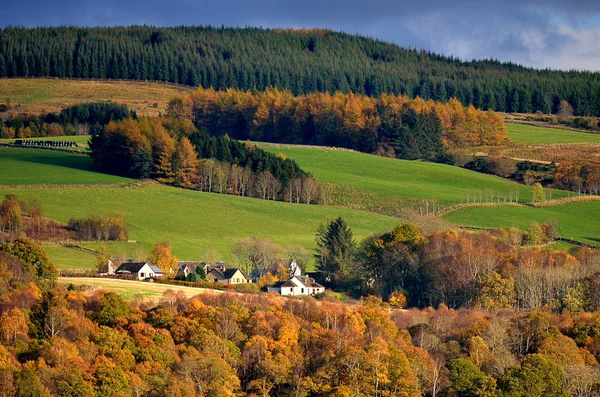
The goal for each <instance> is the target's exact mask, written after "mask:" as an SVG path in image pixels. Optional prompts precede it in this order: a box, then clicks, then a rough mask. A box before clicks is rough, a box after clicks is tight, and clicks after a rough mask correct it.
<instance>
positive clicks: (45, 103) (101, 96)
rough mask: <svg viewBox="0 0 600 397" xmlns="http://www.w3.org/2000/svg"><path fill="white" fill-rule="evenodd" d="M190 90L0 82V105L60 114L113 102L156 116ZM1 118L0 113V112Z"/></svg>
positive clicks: (44, 81) (74, 82) (70, 82)
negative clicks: (85, 105)
mask: <svg viewBox="0 0 600 397" xmlns="http://www.w3.org/2000/svg"><path fill="white" fill-rule="evenodd" d="M188 92H191V88H190V87H184V86H179V87H177V86H175V85H170V84H160V83H147V82H142V81H139V82H135V83H132V82H124V81H77V80H65V79H47V78H46V79H39V78H38V79H2V80H1V81H0V98H1V99H0V102H1V103H4V102H5V101H7V100H8V99H10V101H11V103H12V105H13V106H14V109H15V110H16V111H18V112H20V113H27V114H40V113H43V112H55V113H58V112H60V110H61V109H63V108H66V107H68V106H72V105H77V104H80V103H82V102H102V101H108V100H110V101H113V102H117V103H122V104H125V105H127V106H128V107H129V108H130V109H131V110H134V111H136V112H137V114H138V115H148V116H158V114H159V112H164V110H165V108H166V106H167V102H168V101H169V100H170V99H171V98H173V97H174V96H176V95H180V94H183V93H188ZM0 115H1V113H0Z"/></svg>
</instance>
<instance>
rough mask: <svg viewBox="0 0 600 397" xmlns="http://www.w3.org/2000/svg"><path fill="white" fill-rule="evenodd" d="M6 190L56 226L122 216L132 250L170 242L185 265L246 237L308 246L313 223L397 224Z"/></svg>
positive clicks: (166, 192)
mask: <svg viewBox="0 0 600 397" xmlns="http://www.w3.org/2000/svg"><path fill="white" fill-rule="evenodd" d="M7 193H16V194H18V195H19V197H22V198H24V199H26V200H30V199H32V198H36V199H38V200H39V201H40V202H41V203H42V207H43V211H44V214H45V216H48V217H50V218H53V219H57V220H59V221H62V222H66V221H68V219H69V218H70V217H72V216H75V217H83V216H86V215H89V214H98V215H102V214H105V213H118V214H121V215H123V216H124V217H125V220H126V221H127V223H128V225H129V235H130V238H131V239H133V240H136V241H137V243H138V245H141V246H143V247H144V248H145V249H146V250H147V251H148V252H149V251H150V248H151V245H152V244H153V243H154V242H156V241H169V242H170V243H171V244H172V246H173V250H174V253H175V255H177V256H178V257H179V258H180V259H184V260H193V259H199V258H200V255H201V254H202V253H203V252H204V251H206V250H208V249H215V250H217V251H218V252H219V253H220V254H221V255H222V256H223V258H224V259H227V258H228V255H229V253H230V251H231V248H232V246H233V245H234V244H235V242H236V241H237V240H238V239H241V238H244V237H249V236H252V235H256V236H261V237H265V238H268V239H271V240H273V241H275V242H277V243H279V244H283V245H287V244H299V245H302V246H304V247H306V248H308V249H312V248H313V247H314V235H315V231H316V228H317V226H318V225H319V223H320V222H322V221H325V220H326V219H328V218H334V217H337V216H342V217H344V218H345V219H346V220H347V221H348V223H349V224H350V225H351V227H352V228H353V231H354V234H355V237H356V238H359V239H360V238H364V237H366V236H368V235H370V234H372V233H375V232H380V231H385V230H388V229H390V228H393V227H394V226H396V225H397V224H398V222H399V221H398V220H397V219H394V218H391V217H386V216H381V215H376V214H372V213H368V212H363V211H356V210H350V209H346V208H338V207H329V206H316V205H299V204H288V203H282V202H271V201H265V200H260V199H250V198H245V197H235V196H227V195H219V194H212V193H202V192H195V191H190V190H183V189H177V188H172V187H166V186H149V187H130V188H122V187H85V188H80V187H59V188H45V189H37V188H19V189H12V188H11V189H7V188H2V187H0V195H2V196H3V195H5V194H7ZM108 247H109V249H111V250H113V251H116V250H119V249H121V248H122V247H120V246H119V245H113V244H109V245H108ZM114 253H116V252H114ZM59 266H60V264H59Z"/></svg>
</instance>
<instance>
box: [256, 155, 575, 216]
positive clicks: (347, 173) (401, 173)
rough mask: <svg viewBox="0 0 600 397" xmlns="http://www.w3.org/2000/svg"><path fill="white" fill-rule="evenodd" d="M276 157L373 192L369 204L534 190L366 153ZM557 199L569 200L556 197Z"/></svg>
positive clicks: (526, 194)
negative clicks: (400, 199)
mask: <svg viewBox="0 0 600 397" xmlns="http://www.w3.org/2000/svg"><path fill="white" fill-rule="evenodd" d="M263 148H264V149H265V150H267V151H269V152H271V153H275V154H277V153H280V152H281V153H283V154H284V155H285V156H287V157H288V158H291V159H294V160H296V162H298V164H299V165H300V167H302V168H303V169H304V170H306V171H308V172H311V173H312V174H313V175H314V176H315V178H316V179H317V180H318V181H319V182H325V183H329V184H336V185H344V186H347V187H352V188H355V189H357V190H362V191H363V192H364V191H370V192H372V193H374V194H371V195H365V199H364V200H372V199H374V198H379V199H381V197H387V198H388V199H390V200H393V199H394V198H399V197H401V198H406V199H414V200H436V201H438V202H440V203H444V204H454V203H461V202H466V199H467V196H469V197H470V200H471V201H472V200H473V198H474V196H475V195H477V197H479V193H482V194H484V197H485V193H484V192H485V191H489V192H493V193H494V194H496V195H501V196H509V195H510V194H511V193H514V192H517V191H518V192H519V200H520V201H525V202H528V201H529V200H530V191H531V188H530V187H527V186H523V185H519V184H517V183H514V182H510V181H507V180H504V179H501V178H497V177H494V176H490V175H485V174H480V173H477V172H474V171H469V170H466V169H463V168H459V167H454V166H449V165H445V164H436V163H428V162H420V161H408V160H397V159H389V158H384V157H378V156H373V155H369V154H364V153H357V152H349V151H340V150H326V149H317V148H294V147H289V148H288V147H281V148H279V147H272V146H265V147H263ZM553 196H554V197H555V198H559V197H563V196H566V193H565V192H562V191H558V190H557V191H554V192H553Z"/></svg>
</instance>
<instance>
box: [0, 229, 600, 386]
mask: <svg viewBox="0 0 600 397" xmlns="http://www.w3.org/2000/svg"><path fill="white" fill-rule="evenodd" d="M407 230H408V229H407ZM404 235H406V236H410V235H411V233H404ZM450 238H457V237H456V236H454V237H452V236H450ZM395 239H396V240H400V239H398V238H395ZM417 240H419V239H417ZM382 241H390V239H388V238H387V237H382ZM439 242H440V244H442V245H443V246H444V248H443V249H444V250H448V249H452V248H451V247H452V245H451V244H444V243H443V239H441V240H439ZM417 243H419V242H418V241H417ZM376 246H378V245H377V244H376ZM457 254H459V253H457ZM469 256H471V255H469ZM463 258H466V256H463ZM588 258H589V256H588ZM594 258H597V254H594ZM569 260H571V259H569ZM571 261H572V260H571ZM592 262H593V263H595V265H594V266H596V267H597V262H598V261H597V259H594V260H593V261H592ZM592 262H589V261H587V262H586V263H587V265H586V266H589V265H591V264H592ZM582 263H583V262H582ZM572 265H573V266H576V265H575V263H573V264H572ZM536 266H538V265H537V262H535V263H534V262H531V263H523V264H520V265H519V267H523V268H530V269H534V268H535V267H536ZM540 266H541V265H540ZM544 266H546V265H544ZM548 266H550V267H545V268H544V269H542V268H540V273H542V272H543V273H545V274H546V275H548V274H551V273H550V272H549V270H550V269H557V268H558V267H560V266H563V265H562V264H559V265H556V266H555V265H553V264H549V265H548ZM440 270H441V269H440ZM517 271H518V269H517ZM0 272H1V274H2V278H0V292H1V293H0V308H1V313H2V314H1V315H0V393H2V395H4V396H24V395H26V396H64V395H69V396H90V397H91V396H123V397H125V396H215V397H216V396H236V395H249V396H365V397H366V396H415V397H417V396H422V395H428V396H523V397H525V396H565V397H566V396H580V395H582V396H592V395H596V392H597V391H598V387H599V386H600V368H599V364H598V357H600V349H599V348H598V344H599V340H600V334H599V333H598V330H597V328H598V327H597V324H598V322H599V321H600V318H599V317H598V314H597V312H581V310H580V309H581V307H579V308H578V305H577V304H572V303H575V302H576V301H577V300H578V299H583V296H584V295H578V294H577V293H576V292H574V291H573V292H572V293H571V294H570V295H571V297H570V298H569V299H570V300H569V301H568V302H566V306H564V308H562V309H558V310H557V307H556V306H553V304H550V305H548V306H545V307H543V309H541V310H533V311H530V312H527V313H526V312H515V311H512V310H495V309H493V307H491V306H490V307H488V309H489V310H485V309H466V308H461V309H449V308H448V307H446V306H445V305H444V304H440V306H439V307H438V308H437V310H434V309H432V308H428V309H425V310H416V309H413V310H408V311H407V310H399V309H397V308H393V307H391V306H390V305H389V304H387V303H383V302H382V301H381V300H380V299H378V298H375V297H370V298H364V299H362V300H361V301H360V302H357V303H355V304H352V305H350V304H347V303H339V302H332V301H329V300H327V299H324V300H321V301H316V300H314V299H313V298H306V299H287V298H281V297H279V296H276V295H256V294H251V295H242V294H235V293H223V294H212V293H205V294H202V295H198V296H196V297H193V298H191V299H187V298H185V297H184V296H183V295H178V294H175V293H169V292H166V293H165V294H164V295H163V297H162V299H160V301H159V302H155V303H151V302H147V301H144V300H143V299H136V300H134V301H133V302H130V303H127V302H125V301H124V300H123V298H122V297H121V296H120V295H118V294H116V293H113V292H106V291H101V290H98V291H94V292H91V293H87V292H84V291H79V290H77V289H75V288H74V287H71V286H69V287H68V288H67V287H66V286H64V285H63V286H61V285H57V283H56V270H55V269H54V266H53V265H52V264H51V263H50V262H49V261H48V258H47V256H46V253H45V252H44V250H43V249H42V248H40V247H38V246H36V245H35V244H33V243H32V242H30V241H28V240H23V239H21V240H16V241H14V242H12V243H4V244H0ZM548 277H550V276H548ZM550 278H552V277H550ZM487 279H488V278H487V277H486V278H484V280H487ZM490 280H491V281H489V286H488V287H487V288H486V289H484V291H485V294H487V295H488V298H489V297H492V296H493V297H496V296H498V297H501V296H503V294H504V291H506V290H508V289H509V288H508V287H509V284H510V283H506V282H504V281H503V280H507V279H505V278H504V277H503V276H499V275H495V276H493V277H492V278H491V279H490ZM595 282H596V281H595V278H592V279H590V281H589V283H588V284H587V285H588V286H589V287H590V288H589V292H590V293H591V294H592V295H589V296H588V298H591V299H592V300H593V301H594V302H595V303H593V304H594V305H596V306H597V302H596V301H597V297H596V296H595V295H596V292H595V291H597V288H594V283H595ZM534 284H535V283H530V285H531V286H533V285H534ZM552 285H554V284H548V286H547V287H548V289H549V290H552V288H553V287H552ZM586 299H587V298H586ZM401 302H402V300H401V299H395V300H391V301H390V303H392V304H398V303H401ZM485 302H492V303H494V304H495V303H502V302H504V303H509V302H510V297H509V296H506V299H505V300H502V299H493V300H491V301H490V300H482V303H483V304H482V305H481V306H482V307H485V306H486V304H485ZM581 302H583V301H581ZM589 302H591V301H589ZM492 306H493V305H492ZM590 308H591V307H590ZM556 310H557V311H556Z"/></svg>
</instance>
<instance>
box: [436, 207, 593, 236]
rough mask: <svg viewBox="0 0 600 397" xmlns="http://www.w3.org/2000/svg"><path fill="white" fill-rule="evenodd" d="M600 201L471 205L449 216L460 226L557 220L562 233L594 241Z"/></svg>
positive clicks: (524, 224)
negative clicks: (543, 205) (492, 205)
mask: <svg viewBox="0 0 600 397" xmlns="http://www.w3.org/2000/svg"><path fill="white" fill-rule="evenodd" d="M599 212H600V201H587V202H576V203H569V204H565V205H559V206H555V207H508V206H498V207H471V208H465V209H462V210H460V211H456V212H453V213H451V214H448V215H447V216H446V219H447V220H448V221H450V222H452V223H455V224H458V225H468V226H483V227H502V226H514V227H518V228H519V229H522V230H525V229H527V228H528V227H529V225H530V224H531V222H534V221H536V222H548V221H550V220H553V219H555V220H557V221H558V226H559V235H560V236H561V237H565V238H572V239H575V240H578V241H582V242H589V243H592V244H598V243H600V218H599V217H598V216H597V214H598V213H599Z"/></svg>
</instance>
